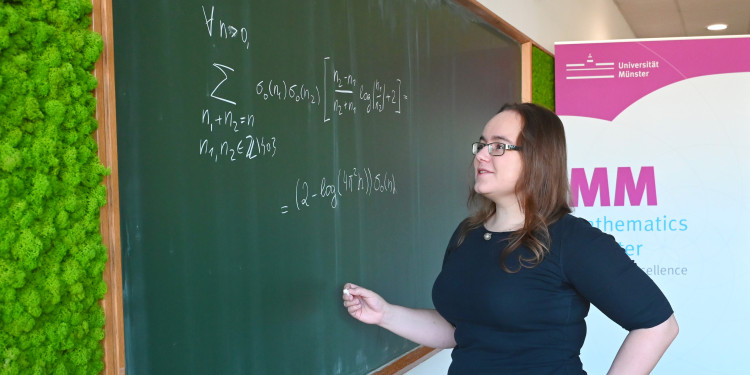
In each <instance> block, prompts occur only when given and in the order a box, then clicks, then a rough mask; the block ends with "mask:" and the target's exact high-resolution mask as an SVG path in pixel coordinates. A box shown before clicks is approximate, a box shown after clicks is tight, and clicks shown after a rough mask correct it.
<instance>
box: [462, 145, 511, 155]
mask: <svg viewBox="0 0 750 375" xmlns="http://www.w3.org/2000/svg"><path fill="white" fill-rule="evenodd" d="M485 146H487V151H489V153H490V155H492V156H502V155H503V154H504V153H505V150H511V151H521V146H513V145H506V144H505V143H500V142H492V143H482V142H474V143H472V144H471V153H472V154H474V155H476V154H477V153H478V152H479V151H482V149H483V148H484V147H485Z"/></svg>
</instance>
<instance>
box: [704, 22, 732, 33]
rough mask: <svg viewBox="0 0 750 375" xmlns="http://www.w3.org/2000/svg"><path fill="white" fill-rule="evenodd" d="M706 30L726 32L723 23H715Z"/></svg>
mask: <svg viewBox="0 0 750 375" xmlns="http://www.w3.org/2000/svg"><path fill="white" fill-rule="evenodd" d="M706 28H707V29H709V30H711V31H718V30H726V28H727V24H725V23H715V24H713V25H708V26H707V27H706Z"/></svg>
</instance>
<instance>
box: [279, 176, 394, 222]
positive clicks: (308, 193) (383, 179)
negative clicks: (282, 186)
mask: <svg viewBox="0 0 750 375" xmlns="http://www.w3.org/2000/svg"><path fill="white" fill-rule="evenodd" d="M397 193H398V189H396V176H395V175H394V174H393V173H390V172H387V171H385V172H380V173H373V171H372V170H371V169H370V168H352V169H339V170H338V173H337V174H336V176H335V177H333V178H331V179H328V178H326V177H323V178H321V179H320V182H319V183H318V181H317V180H316V181H315V182H313V183H309V182H308V181H306V180H303V179H301V178H298V179H297V181H296V183H295V186H294V204H293V205H284V206H281V213H282V214H286V213H289V212H290V211H292V210H294V209H296V210H297V211H303V210H304V209H306V208H308V207H311V205H312V204H315V203H316V202H318V201H321V202H325V203H326V204H328V205H330V207H331V208H336V207H338V206H339V203H340V202H339V200H340V199H343V197H344V196H345V195H347V194H348V195H351V194H360V195H364V196H368V197H369V196H373V195H376V194H384V195H396V194H397Z"/></svg>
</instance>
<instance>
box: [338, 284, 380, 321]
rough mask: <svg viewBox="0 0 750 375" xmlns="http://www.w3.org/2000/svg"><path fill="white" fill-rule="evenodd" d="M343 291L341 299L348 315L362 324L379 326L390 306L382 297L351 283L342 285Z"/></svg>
mask: <svg viewBox="0 0 750 375" xmlns="http://www.w3.org/2000/svg"><path fill="white" fill-rule="evenodd" d="M344 290H345V292H344V293H343V296H342V298H343V299H344V307H346V309H347V311H349V315H351V316H352V317H354V318H355V319H357V320H359V321H361V322H363V323H368V324H377V325H380V324H381V323H382V322H383V316H385V313H386V311H387V310H388V307H389V306H390V305H389V304H388V302H386V301H385V300H384V299H383V297H381V296H380V295H378V294H377V293H375V292H373V291H371V290H369V289H365V288H362V287H360V286H357V285H354V284H352V283H347V284H346V285H344ZM346 291H348V293H347V292H346Z"/></svg>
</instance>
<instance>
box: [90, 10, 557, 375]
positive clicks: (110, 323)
mask: <svg viewBox="0 0 750 375" xmlns="http://www.w3.org/2000/svg"><path fill="white" fill-rule="evenodd" d="M453 1H454V2H455V3H457V4H460V5H462V6H464V7H465V8H466V9H468V10H469V11H471V12H473V13H474V14H476V15H477V16H479V17H480V18H481V19H483V20H484V21H485V22H487V23H488V24H489V25H491V26H493V27H495V28H496V29H497V30H499V31H501V32H502V33H504V34H506V35H508V36H509V37H510V38H512V39H514V40H515V41H517V42H519V43H520V44H521V45H522V58H521V59H522V61H521V65H522V79H521V84H522V93H521V98H522V100H523V101H531V47H532V45H534V46H536V47H538V48H539V49H541V50H542V51H544V52H545V53H547V54H549V55H551V56H553V54H552V53H550V52H549V51H547V50H546V49H544V48H543V47H541V46H539V45H538V44H537V43H535V42H534V41H533V40H532V39H531V38H529V37H528V36H526V35H525V34H524V33H522V32H521V31H520V30H518V29H516V28H515V27H513V26H512V25H511V24H509V23H507V22H506V21H504V20H503V19H502V18H500V17H499V16H498V15H496V14H495V13H493V12H492V11H490V10H489V9H488V8H486V7H485V6H484V5H482V4H480V3H479V2H478V1H477V0H453ZM92 21H93V22H92V29H93V30H94V31H95V32H97V33H99V34H100V35H101V36H102V39H103V41H104V49H103V51H102V55H101V58H100V59H99V61H98V62H97V63H96V66H95V69H94V75H95V77H96V78H97V80H98V81H99V85H98V86H97V88H96V90H95V92H94V95H95V97H96V100H97V109H96V119H97V121H98V123H99V128H98V130H97V131H96V132H95V133H94V137H95V138H96V141H97V144H98V147H99V150H98V154H99V158H100V160H101V161H102V163H103V165H104V166H105V167H107V168H109V170H110V174H109V175H108V176H106V177H105V179H104V182H103V183H104V184H105V186H106V188H107V192H108V194H107V204H106V205H105V206H104V207H103V208H102V210H101V234H102V238H103V242H104V245H105V246H107V249H108V255H109V258H108V260H107V266H106V269H105V270H104V276H103V277H104V280H105V282H106V283H107V294H106V295H105V297H104V299H103V300H102V301H101V304H102V307H103V309H104V314H105V318H106V319H105V336H104V340H103V342H102V345H103V348H104V370H103V373H104V374H107V375H123V374H125V373H126V363H125V338H124V332H125V328H124V319H123V296H122V268H121V242H120V202H119V181H118V177H119V176H118V167H117V121H116V103H115V78H114V77H115V70H114V68H115V67H114V61H115V60H114V45H113V43H114V41H113V25H112V24H113V17H112V0H93V11H92ZM439 351H440V350H439V349H433V348H428V347H424V346H419V347H417V348H416V349H414V350H412V351H410V352H408V353H406V354H404V355H403V356H401V357H399V358H396V359H395V360H394V361H393V362H391V363H389V364H387V365H385V366H384V367H382V368H380V369H377V370H375V371H374V372H373V373H374V374H378V375H397V374H404V373H405V372H407V371H408V370H410V369H412V368H414V367H415V366H417V365H418V364H419V363H421V362H423V361H425V360H426V359H428V358H429V357H431V356H433V355H434V354H436V353H437V352H439Z"/></svg>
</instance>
